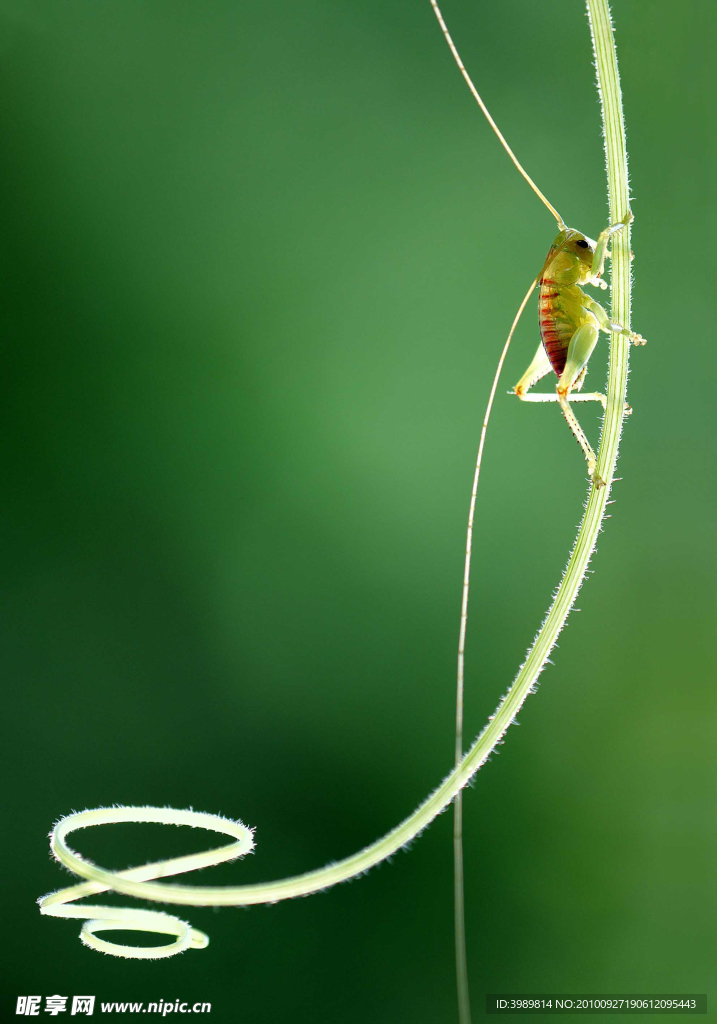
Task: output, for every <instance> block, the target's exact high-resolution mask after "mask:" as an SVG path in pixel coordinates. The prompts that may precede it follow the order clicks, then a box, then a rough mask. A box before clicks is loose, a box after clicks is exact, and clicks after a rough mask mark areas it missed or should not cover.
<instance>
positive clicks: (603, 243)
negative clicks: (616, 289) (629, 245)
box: [590, 210, 634, 288]
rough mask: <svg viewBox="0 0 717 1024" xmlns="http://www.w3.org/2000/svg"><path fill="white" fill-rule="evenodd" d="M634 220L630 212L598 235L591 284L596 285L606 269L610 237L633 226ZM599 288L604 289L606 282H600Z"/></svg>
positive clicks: (591, 271)
mask: <svg viewBox="0 0 717 1024" xmlns="http://www.w3.org/2000/svg"><path fill="white" fill-rule="evenodd" d="M633 220H634V217H633V215H632V211H631V210H628V212H627V214H626V215H625V217H623V219H622V220H620V221H618V222H617V224H610V225H609V226H608V227H606V228H605V230H604V231H601V232H600V234H599V235H598V240H597V243H596V245H595V253H594V255H593V265H592V268H591V270H590V274H591V277H590V284H595V283H597V282H599V281H600V276H601V274H602V272H603V270H604V269H605V257H606V256H607V243H608V241H609V240H610V236H611V235H614V234H617V232H618V231H624V229H625V228H626V227H627V226H628V224H631V223H632V221H633ZM598 287H601V288H604V287H605V284H604V282H600V284H598Z"/></svg>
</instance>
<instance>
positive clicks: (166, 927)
mask: <svg viewBox="0 0 717 1024" xmlns="http://www.w3.org/2000/svg"><path fill="white" fill-rule="evenodd" d="M119 822H157V823H159V824H162V825H190V826H191V827H193V828H203V829H206V830H207V831H209V832H219V833H220V834H221V835H226V836H230V837H231V838H232V839H233V840H234V842H232V843H229V845H228V846H219V847H217V848H216V849H214V850H207V851H205V852H204V853H191V854H188V855H187V856H184V857H175V858H174V859H172V860H165V861H157V862H155V863H154V864H145V865H143V866H142V867H140V868H131V869H130V870H128V871H106V870H105V869H104V868H100V867H97V865H95V864H93V863H92V862H91V861H89V860H86V859H85V858H84V857H81V856H80V854H78V853H75V851H74V850H71V849H70V847H69V846H68V845H67V843H66V842H65V838H66V836H68V835H69V834H70V832H74V831H76V830H77V829H80V828H89V827H90V826H91V825H111V824H116V823H119ZM253 848H254V838H253V832H252V830H251V829H250V828H247V827H246V825H242V823H241V822H240V821H230V820H229V819H228V818H222V817H221V816H220V815H218V814H202V813H201V812H199V811H176V810H174V809H173V808H171V807H99V808H97V809H96V810H93V811H80V812H79V813H78V814H70V815H68V816H67V817H66V818H62V819H61V820H60V821H58V823H57V824H56V825H55V827H54V828H53V830H52V832H51V833H50V849H51V850H52V854H53V856H54V857H55V859H56V860H59V861H60V863H61V864H64V866H65V867H66V868H69V869H70V871H72V872H73V873H74V874H76V875H79V876H80V878H85V879H87V881H85V882H82V883H80V885H74V886H70V887H69V888H67V889H61V890H60V891H59V892H53V893H50V894H49V895H48V896H43V897H42V899H40V900H38V903H39V904H40V913H41V914H47V915H49V916H51V917H74V918H80V919H82V918H85V919H86V920H85V923H84V924H83V926H82V931H81V932H80V938H81V940H82V941H83V942H84V943H85V945H86V946H90V947H91V948H92V949H97V950H99V951H100V952H102V953H111V954H112V955H114V956H122V957H130V958H133V959H141V960H157V959H159V958H161V957H167V956H174V954H175V953H181V952H183V950H185V949H204V948H205V947H206V946H207V945H208V944H209V939H208V937H207V936H206V935H205V934H204V932H200V931H198V930H197V929H196V928H192V927H191V925H189V924H187V922H186V921H182V920H180V918H178V917H174V915H172V914H165V913H164V912H162V911H159V910H130V909H128V908H126V907H103V906H88V905H86V904H85V905H84V906H80V907H68V906H65V904H67V903H71V902H72V901H73V900H78V899H81V898H82V897H83V896H95V895H97V893H100V892H107V891H108V890H113V891H115V892H121V893H124V894H125V895H128V896H136V897H139V898H140V899H149V900H156V901H161V900H164V901H165V902H172V903H182V902H184V903H191V904H193V905H195V906H201V905H202V900H201V893H202V890H201V888H198V887H196V888H195V887H193V886H173V885H160V884H157V883H152V881H151V880H152V879H155V878H167V877H168V876H170V875H181V874H183V873H184V872H185V871H194V870H196V869H197V868H204V867H210V866H212V865H214V864H223V863H224V862H225V861H229V860H236V859H237V857H243V856H244V854H246V853H251V851H252V850H253ZM182 893H192V894H194V895H195V898H193V899H182V898H181V896H182ZM101 931H133V932H152V933H154V934H157V935H173V936H176V938H175V940H174V942H170V943H168V944H167V945H165V946H124V945H119V944H118V943H116V942H106V941H105V940H104V939H100V938H98V937H97V934H96V933H97V932H101Z"/></svg>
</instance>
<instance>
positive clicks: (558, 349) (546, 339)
mask: <svg viewBox="0 0 717 1024" xmlns="http://www.w3.org/2000/svg"><path fill="white" fill-rule="evenodd" d="M563 290H566V289H565V286H563V288H561V286H560V285H558V284H556V283H555V281H553V280H551V279H550V278H545V277H543V278H541V280H540V293H539V299H538V316H539V318H540V337H541V338H542V339H543V347H544V349H545V351H546V353H547V356H548V359H549V360H550V365H551V366H552V367H553V370H554V371H555V373H556V374H557V376H558V377H559V376H560V375H561V374H562V372H563V370H564V369H565V363H566V362H567V358H568V347H569V345H570V339H571V338H572V336H573V334H574V333H575V331H576V329H577V327H578V324H576V323H575V322H574V321H573V319H572V317H571V316H570V315H569V313H568V312H567V310H566V309H565V308H564V304H563V301H561V300H562V299H563V298H567V296H563V295H562V294H561V293H562V291H563Z"/></svg>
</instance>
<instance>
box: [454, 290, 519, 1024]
mask: <svg viewBox="0 0 717 1024" xmlns="http://www.w3.org/2000/svg"><path fill="white" fill-rule="evenodd" d="M537 283H538V278H537V277H536V278H535V280H534V281H533V283H532V284H531V286H530V288H529V289H528V291H527V292H526V293H525V298H524V299H523V301H522V302H521V304H520V308H519V309H518V312H517V313H516V314H515V319H514V320H513V324H512V326H511V328H510V333H509V334H508V337H507V338H506V341H505V345H504V346H503V351H502V352H501V354H500V359H499V360H498V365H497V367H496V370H495V376H494V377H493V384H492V385H491V389H490V395H489V396H488V404H487V405H486V408H485V415H484V416H483V426H482V427H481V432H480V441H479V442H478V455H477V457H476V468H475V473H474V475H473V489H472V490H471V502H470V507H469V510H468V529H467V530H466V556H465V561H464V564H463V594H462V598H461V625H460V630H459V635H458V679H457V682H456V750H455V759H456V765H458V764H460V762H461V761H462V760H463V691H464V689H465V667H466V631H467V629H468V596H469V593H470V581H471V557H472V554H473V523H474V520H475V511H476V498H477V495H478V481H479V480H480V471H481V465H482V464H483V449H484V447H485V436H486V433H487V431H488V421H489V420H490V414H491V410H492V409H493V400H494V398H495V394H496V391H497V390H498V382H499V380H500V375H501V372H502V370H503V364H504V362H505V357H506V356H507V354H508V349H509V348H510V343H511V341H512V340H513V335H514V334H515V328H516V327H517V326H518V321H519V320H520V318H521V316H522V314H523V310H524V309H525V307H526V306H527V305H528V300H529V298H530V296H531V295H532V294H533V289H534V288H535V286H536V284H537ZM453 878H454V888H453V901H454V920H455V943H456V982H457V987H458V1019H459V1021H460V1024H470V1021H471V1008H470V995H469V991H468V960H467V955H466V925H465V894H464V883H463V792H462V790H459V791H458V793H457V794H456V796H455V798H454V800H453Z"/></svg>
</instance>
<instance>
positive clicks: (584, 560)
mask: <svg viewBox="0 0 717 1024" xmlns="http://www.w3.org/2000/svg"><path fill="white" fill-rule="evenodd" d="M588 11H589V15H590V25H591V30H592V35H593V44H594V48H595V55H596V59H597V70H598V87H599V90H600V97H601V102H602V109H603V121H604V125H605V148H606V154H607V168H608V185H609V196H610V219H611V222H612V223H615V222H617V221H619V220H621V219H622V218H623V217H625V215H626V214H627V212H628V208H629V203H628V185H627V162H626V152H625V136H624V126H623V120H622V104H621V97H620V86H619V81H618V74H617V61H616V57H615V49H614V41H613V36H612V28H611V24H610V14H609V10H608V6H607V2H606V0H588ZM612 254H613V255H612V287H613V295H612V311H613V319H614V320H616V321H617V322H618V323H620V324H622V325H623V326H625V327H627V326H629V315H630V242H629V230H625V231H622V232H620V233H619V234H617V235H616V236H615V238H614V240H613V245H612ZM628 349H629V343H628V341H627V340H625V339H624V337H623V336H622V335H617V334H613V335H612V342H611V346H610V368H609V378H608V391H607V409H606V412H605V419H604V424H603V429H602V434H601V440H600V449H599V455H598V474H599V476H600V477H601V478H602V479H603V480H605V481H606V485H605V486H604V487H597V486H594V485H591V487H590V491H589V493H588V499H587V504H586V507H585V514H584V516H583V520H582V523H581V525H580V529H579V532H578V535H577V538H576V541H575V546H574V547H573V550H572V553H571V555H570V559H569V561H568V564H567V568H566V570H565V574H564V575H563V578H562V580H561V582H560V585H559V587H558V589H557V592H556V594H555V597H554V599H553V603H552V604H551V606H550V609H549V611H548V614H547V616H546V618H545V621H544V622H543V625H542V627H541V629H540V631H539V633H538V635H537V636H536V638H535V642H534V643H533V646H532V647H531V649H530V650H529V652H528V656H527V658H526V660H525V663H524V664H523V665H522V667H521V668H520V671H519V672H518V675H517V676H516V678H515V680H514V682H513V683H512V685H511V686H510V688H509V690H508V692H507V693H506V695H505V697H504V698H503V700H502V701H501V703H500V704H499V706H498V708H497V710H496V712H495V714H494V715H493V716H492V717H491V719H490V720H489V722H488V724H487V725H486V727H485V729H484V730H483V732H482V733H481V734H480V736H479V737H478V739H476V741H475V742H474V743H473V745H472V747H471V748H470V749H469V750H468V752H467V753H466V755H465V757H464V758H463V760H462V761H461V762H460V764H458V765H457V766H456V767H455V768H454V770H453V771H452V772H451V773H450V775H448V777H447V778H446V779H445V780H444V782H442V783H441V785H440V786H439V787H438V788H437V789H436V790H435V792H433V793H432V794H431V795H430V796H429V797H428V798H427V799H426V800H425V801H424V802H423V803H422V804H421V805H420V807H419V808H418V809H417V810H416V811H414V813H413V814H411V815H410V816H409V817H408V818H406V819H405V821H403V822H401V824H400V825H398V826H397V827H396V828H394V829H393V830H392V831H391V832H389V833H388V834H387V835H385V836H383V837H382V838H381V839H379V840H377V841H376V842H375V843H372V844H371V845H370V846H367V847H366V848H365V849H363V850H361V851H359V852H358V853H355V854H353V855H352V856H350V857H347V858H345V859H344V860H341V861H338V862H337V863H335V864H329V865H327V866H326V867H323V868H320V869H318V870H316V871H310V872H307V873H306V874H302V875H296V876H294V877H291V878H284V879H281V880H279V881H275V882H267V883H261V884H256V885H240V886H220V887H201V886H186V885H171V884H166V883H159V882H155V881H150V879H152V878H157V877H165V876H167V875H170V874H176V873H179V871H180V870H181V871H190V870H193V869H194V868H198V867H205V866H207V865H208V864H210V863H214V862H215V861H213V860H212V857H211V855H210V854H207V853H203V854H196V855H191V856H189V857H185V858H179V859H178V860H176V861H173V862H167V863H165V864H155V865H151V866H147V867H145V868H139V869H133V871H131V872H120V873H117V872H113V871H105V870H104V869H102V868H100V867H97V866H96V865H94V864H92V863H91V862H89V861H87V860H85V859H83V858H81V857H80V856H79V855H78V854H76V853H74V851H72V850H71V849H70V848H69V846H68V845H67V844H66V842H65V837H66V835H67V834H69V832H71V831H72V830H73V829H76V828H84V827H88V826H90V825H96V824H106V823H109V822H112V821H117V820H122V821H148V820H149V821H152V820H154V821H166V820H167V818H168V816H169V817H170V819H171V822H172V823H174V824H188V825H192V826H195V827H197V826H198V827H202V828H210V829H213V830H215V831H219V832H225V833H226V832H228V833H230V834H232V835H234V836H235V837H236V838H237V842H236V843H234V844H232V846H231V847H222V848H220V849H219V850H216V851H214V854H216V855H217V862H218V861H219V860H228V859H232V857H234V856H240V855H241V852H246V850H247V849H248V847H249V846H250V842H249V838H250V837H249V836H248V834H247V833H246V830H244V831H243V832H242V828H243V826H238V827H237V830H234V831H232V829H231V828H230V824H231V823H227V822H226V821H225V820H223V819H215V818H213V816H211V815H199V814H197V813H196V812H190V811H186V812H184V811H171V812H169V811H168V810H167V809H166V808H164V809H156V808H109V809H99V810H96V811H85V812H82V813H81V814H79V815H70V816H68V817H67V818H65V819H63V820H62V821H61V822H59V823H58V825H57V826H56V827H55V830H54V831H53V833H52V849H53V853H54V854H55V856H56V857H57V858H58V860H60V861H61V862H62V863H63V864H64V865H65V866H66V867H68V868H69V869H70V870H71V871H73V872H75V873H76V874H78V875H79V876H80V877H82V878H85V879H87V882H86V883H84V884H80V885H77V886H74V887H72V888H71V889H66V890H63V891H61V892H59V893H53V894H52V895H50V896H46V897H44V899H43V900H41V901H40V905H41V910H42V912H43V913H46V914H53V915H56V916H72V917H82V916H86V917H91V918H93V920H92V921H90V922H89V925H90V926H91V928H90V929H89V930H90V932H91V933H94V931H98V930H101V929H102V922H103V921H105V922H106V921H110V923H109V924H106V927H108V928H112V927H114V928H119V927H125V928H127V929H130V930H131V929H132V928H133V927H134V925H133V923H132V921H131V920H127V921H126V924H124V925H120V924H118V923H117V913H118V911H117V908H102V907H84V908H83V907H66V906H64V904H66V903H67V902H69V901H70V900H74V899H78V898H80V897H82V896H86V895H90V894H91V893H97V892H101V891H103V890H106V889H112V890H114V891H116V892H121V893H125V894H127V895H130V896H136V897H139V898H141V899H148V900H155V901H158V902H164V903H174V904H181V905H194V906H240V905H247V904H254V903H270V902H275V901H277V900H284V899H290V898H292V897H294V896H304V895H306V894H308V893H312V892H317V891H319V890H320V889H326V888H328V887H330V886H332V885H336V884H337V883H338V882H343V881H345V880H346V879H349V878H353V877H355V876H356V875H360V874H362V873H363V872H365V871H367V870H368V869H369V868H371V867H373V866H374V865H375V864H378V863H379V862H380V861H382V860H385V859H386V858H387V857H389V856H390V855H391V854H392V853H395V852H396V851H397V850H399V849H400V848H401V847H402V846H404V845H405V844H406V843H408V842H410V841H411V840H412V839H415V838H416V836H417V835H418V834H419V833H420V832H421V831H422V830H423V829H424V828H425V827H426V826H427V825H429V824H430V822H431V821H433V819H434V818H435V817H436V816H437V815H438V814H440V812H441V811H442V810H444V809H445V808H446V807H447V806H448V804H450V802H451V800H452V799H453V798H454V797H455V795H456V794H457V793H458V792H460V790H461V789H462V788H463V786H465V785H466V783H467V782H468V781H469V780H470V779H471V778H472V776H473V775H475V773H476V772H477V771H478V769H479V768H480V767H481V765H483V764H484V763H485V761H486V760H487V758H488V757H489V755H490V753H491V752H492V751H493V750H494V749H495V747H496V746H497V744H498V743H500V741H501V739H502V738H503V736H504V735H505V732H506V730H507V729H508V727H509V726H510V725H511V723H512V722H513V720H514V719H515V716H516V715H517V714H518V712H519V710H520V708H521V706H522V704H523V702H524V701H525V698H526V697H527V696H528V694H529V693H530V692H531V690H532V689H533V687H534V686H535V683H536V681H537V679H538V676H539V675H540V672H541V671H542V669H543V667H544V665H545V664H546V662H547V660H548V657H549V655H550V652H551V650H552V648H553V645H554V644H555V642H556V640H557V638H558V635H559V633H560V631H561V629H562V628H563V626H564V625H565V621H566V619H567V617H568V614H569V612H570V609H571V608H572V606H573V604H574V602H575V599H576V597H577V594H578V591H579V589H580V585H581V583H582V581H583V579H584V577H585V572H586V570H587V567H588V563H589V561H590V557H591V555H592V552H593V550H594V549H595V544H596V542H597V538H598V534H599V532H600V527H601V524H602V521H603V517H604V514H605V508H606V506H607V502H608V499H609V496H610V487H611V483H612V480H613V476H614V472H615V465H616V462H617V455H618V443H619V439H620V434H621V431H622V422H623V413H624V405H625V393H626V386H627V369H628ZM153 815H154V816H153ZM242 837H243V839H242ZM242 843H243V845H242ZM180 861H181V865H180ZM105 909H107V910H110V911H111V913H110V914H109V915H105V916H103V914H102V911H104V910H105ZM84 911H87V913H86V914H85V913H84ZM130 913H132V912H130ZM134 913H137V912H134ZM142 913H143V914H147V913H148V912H142ZM159 916H160V917H162V918H164V919H166V918H167V915H159ZM110 919H111V920H110ZM172 920H173V921H176V919H172ZM180 924H181V922H180ZM137 927H141V928H142V930H153V929H152V927H151V925H150V923H149V922H147V921H146V920H145V919H143V921H142V923H141V924H140V925H138V926H137ZM178 928H179V926H178V925H176V924H174V923H168V922H167V921H166V920H165V922H164V924H163V925H162V924H159V925H156V926H155V928H154V930H156V931H158V932H162V931H163V929H164V933H168V934H173V935H177V934H179V932H181V929H179V932H178V930H177V929H178ZM178 941H180V942H181V943H183V944H184V945H183V948H186V946H187V945H200V944H202V941H201V937H200V936H198V935H195V936H194V937H193V938H192V936H191V935H188V936H185V935H184V932H182V933H181V936H180V939H179V940H178ZM172 945H173V946H174V945H175V944H172ZM122 948H127V947H114V948H113V949H112V950H111V951H112V952H118V950H121V949H122ZM162 948H167V947H162ZM172 951H176V950H174V949H172ZM119 955H127V956H131V955H134V954H132V953H122V952H120V953H119ZM143 955H144V956H151V955H152V953H151V951H149V950H144V951H143ZM154 955H157V956H164V955H168V954H167V953H163V952H161V951H159V950H158V951H156V953H155V954H154Z"/></svg>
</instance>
